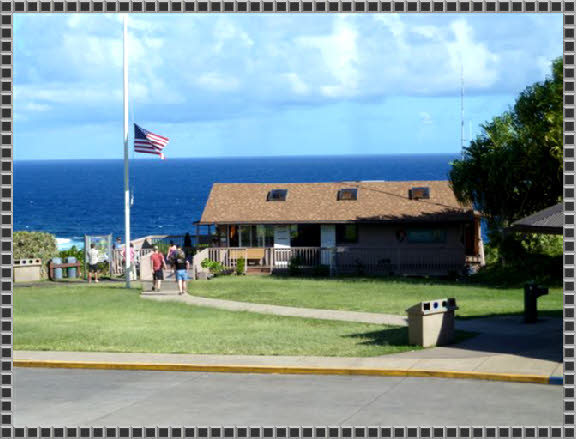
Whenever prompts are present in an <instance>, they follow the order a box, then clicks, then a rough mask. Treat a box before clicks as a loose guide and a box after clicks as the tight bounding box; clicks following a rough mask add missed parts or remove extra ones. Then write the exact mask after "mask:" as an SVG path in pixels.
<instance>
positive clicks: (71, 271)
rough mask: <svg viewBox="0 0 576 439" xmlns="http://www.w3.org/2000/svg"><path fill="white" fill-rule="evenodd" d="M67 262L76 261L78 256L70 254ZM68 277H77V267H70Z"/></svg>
mask: <svg viewBox="0 0 576 439" xmlns="http://www.w3.org/2000/svg"><path fill="white" fill-rule="evenodd" d="M66 262H67V263H69V264H70V263H73V262H76V258H75V257H74V256H68V257H67V258H66ZM68 279H76V267H68Z"/></svg>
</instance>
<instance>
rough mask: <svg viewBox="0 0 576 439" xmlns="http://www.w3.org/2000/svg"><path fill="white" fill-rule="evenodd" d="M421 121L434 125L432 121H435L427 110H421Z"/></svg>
mask: <svg viewBox="0 0 576 439" xmlns="http://www.w3.org/2000/svg"><path fill="white" fill-rule="evenodd" d="M420 121H421V122H422V123H423V124H424V125H432V123H433V121H432V116H430V113H427V112H426V111H421V112H420Z"/></svg>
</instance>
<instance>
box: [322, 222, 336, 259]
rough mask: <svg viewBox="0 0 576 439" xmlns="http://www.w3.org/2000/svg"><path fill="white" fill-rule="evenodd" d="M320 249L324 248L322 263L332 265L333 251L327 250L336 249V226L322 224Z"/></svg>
mask: <svg viewBox="0 0 576 439" xmlns="http://www.w3.org/2000/svg"><path fill="white" fill-rule="evenodd" d="M320 247H322V250H321V252H322V253H321V257H320V263H321V264H322V265H330V261H331V259H332V254H331V253H332V250H326V249H332V248H334V247H336V226H335V225H334V224H322V225H321V226H320Z"/></svg>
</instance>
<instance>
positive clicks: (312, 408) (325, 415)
mask: <svg viewBox="0 0 576 439" xmlns="http://www.w3.org/2000/svg"><path fill="white" fill-rule="evenodd" d="M14 383H15V384H14V421H15V425H16V426H50V425H53V426H58V425H60V426H62V425H90V426H108V425H122V426H127V425H133V426H153V425H159V426H169V425H242V426H249V425H252V426H261V425H283V426H286V425H332V426H336V425H359V426H364V425H435V426H439V425H561V424H562V421H563V420H562V387H561V386H552V385H542V384H517V383H502V382H489V381H472V380H460V379H442V378H395V377H386V378H381V377H358V376H356V377H353V376H308V375H302V376H299V375H257V374H225V373H194V372H141V371H140V372H139V371H112V370H69V369H26V368H16V369H15V371H14Z"/></svg>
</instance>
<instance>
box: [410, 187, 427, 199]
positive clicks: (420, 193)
mask: <svg viewBox="0 0 576 439" xmlns="http://www.w3.org/2000/svg"><path fill="white" fill-rule="evenodd" d="M408 198H410V199H411V200H429V199H430V188H429V187H413V188H412V189H409V190H408Z"/></svg>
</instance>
